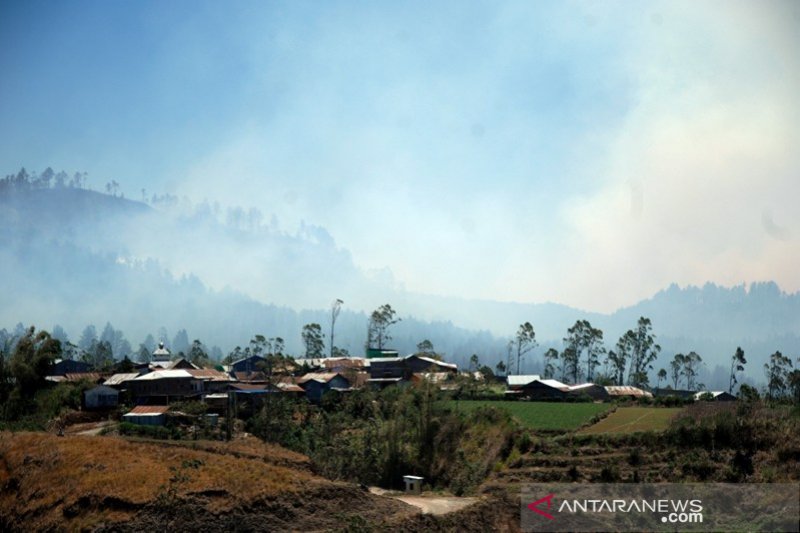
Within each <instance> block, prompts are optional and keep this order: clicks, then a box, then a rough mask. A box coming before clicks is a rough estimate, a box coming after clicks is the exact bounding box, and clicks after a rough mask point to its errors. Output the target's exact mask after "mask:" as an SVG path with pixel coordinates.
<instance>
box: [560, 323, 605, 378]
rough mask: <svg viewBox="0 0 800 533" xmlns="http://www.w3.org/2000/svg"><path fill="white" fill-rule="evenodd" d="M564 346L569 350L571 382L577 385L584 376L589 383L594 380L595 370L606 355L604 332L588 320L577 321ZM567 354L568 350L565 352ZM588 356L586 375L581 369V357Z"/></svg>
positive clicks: (570, 329) (570, 330) (568, 332)
mask: <svg viewBox="0 0 800 533" xmlns="http://www.w3.org/2000/svg"><path fill="white" fill-rule="evenodd" d="M564 345H565V346H566V347H567V349H568V350H569V353H568V354H567V355H568V363H569V364H568V367H569V370H570V373H571V378H570V379H571V381H572V382H573V383H577V382H578V380H579V379H580V378H582V377H583V376H584V375H585V376H586V379H587V380H588V381H591V380H592V379H593V378H594V371H595V368H597V367H598V366H600V356H601V355H602V354H604V353H605V348H604V347H603V331H602V330H600V329H597V328H595V327H593V326H592V324H591V323H590V322H589V321H588V320H577V321H576V322H575V325H573V326H572V327H571V328H569V329H568V330H567V336H566V337H565V338H564ZM565 352H566V350H565ZM584 353H585V354H586V373H585V374H584V373H583V372H582V369H581V363H580V360H581V357H582V356H583V354H584Z"/></svg>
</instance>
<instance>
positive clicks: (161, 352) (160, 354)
mask: <svg viewBox="0 0 800 533" xmlns="http://www.w3.org/2000/svg"><path fill="white" fill-rule="evenodd" d="M169 360H170V354H169V350H167V349H166V348H164V343H163V342H159V343H158V348H156V351H154V352H153V360H152V361H151V362H153V363H168V362H169Z"/></svg>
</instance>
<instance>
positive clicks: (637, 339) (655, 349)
mask: <svg viewBox="0 0 800 533" xmlns="http://www.w3.org/2000/svg"><path fill="white" fill-rule="evenodd" d="M652 331H653V324H652V322H650V319H649V318H645V317H639V321H638V323H637V324H636V330H632V333H633V336H632V338H631V368H630V373H629V374H628V382H629V383H630V384H631V385H633V386H634V387H646V386H647V385H648V384H649V382H650V378H649V377H648V374H647V372H648V370H651V369H652V368H653V361H655V360H656V358H657V357H658V353H659V352H660V351H661V346H659V345H658V344H656V337H655V335H654V334H653V333H652Z"/></svg>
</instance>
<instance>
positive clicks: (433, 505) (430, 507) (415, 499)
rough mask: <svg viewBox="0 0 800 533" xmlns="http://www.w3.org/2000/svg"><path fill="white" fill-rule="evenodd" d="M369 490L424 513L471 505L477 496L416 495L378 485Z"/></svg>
mask: <svg viewBox="0 0 800 533" xmlns="http://www.w3.org/2000/svg"><path fill="white" fill-rule="evenodd" d="M369 491H370V492H371V493H373V494H378V495H380V496H388V497H390V498H394V499H396V500H400V501H401V502H404V503H407V504H409V505H413V506H414V507H417V508H419V509H420V510H421V511H422V512H423V513H424V514H437V515H438V514H447V513H452V512H453V511H460V510H461V509H463V508H465V507H467V506H469V505H472V504H473V503H475V502H477V501H478V498H467V497H459V496H433V495H431V496H424V495H420V496H416V495H410V494H403V493H396V492H390V491H387V490H385V489H381V488H379V487H370V489H369Z"/></svg>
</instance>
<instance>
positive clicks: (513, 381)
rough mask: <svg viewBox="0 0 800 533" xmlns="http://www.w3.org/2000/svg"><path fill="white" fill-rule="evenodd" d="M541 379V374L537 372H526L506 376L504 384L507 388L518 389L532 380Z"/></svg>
mask: <svg viewBox="0 0 800 533" xmlns="http://www.w3.org/2000/svg"><path fill="white" fill-rule="evenodd" d="M538 379H542V376H540V375H539V374H527V375H523V374H520V375H517V376H506V385H507V387H508V390H519V389H521V388H522V387H524V386H525V385H528V384H529V383H533V382H534V381H536V380H538Z"/></svg>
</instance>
